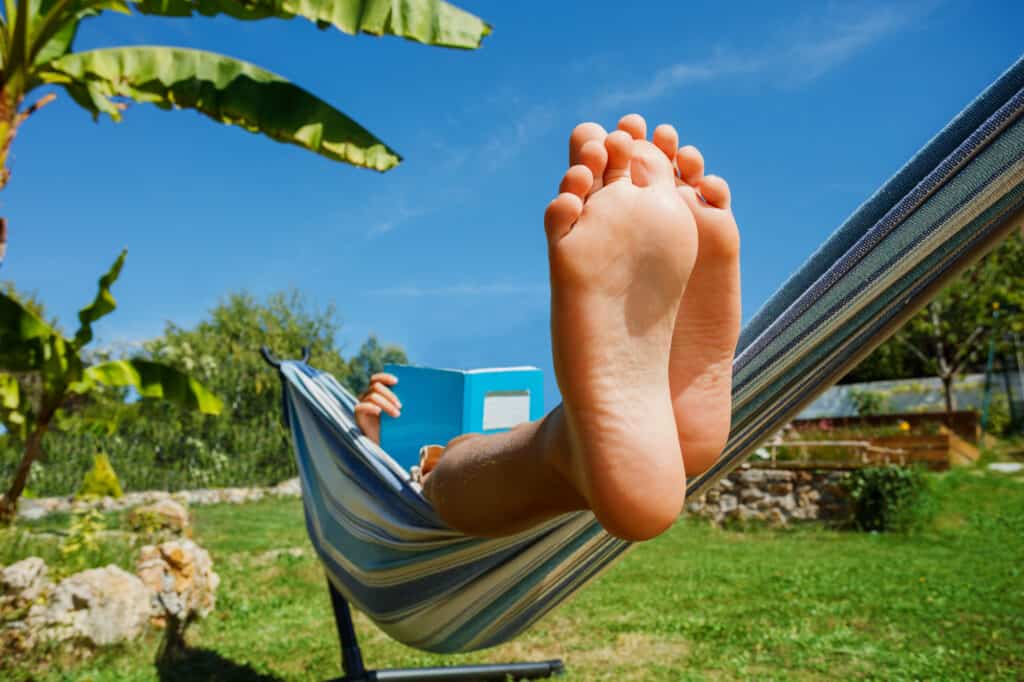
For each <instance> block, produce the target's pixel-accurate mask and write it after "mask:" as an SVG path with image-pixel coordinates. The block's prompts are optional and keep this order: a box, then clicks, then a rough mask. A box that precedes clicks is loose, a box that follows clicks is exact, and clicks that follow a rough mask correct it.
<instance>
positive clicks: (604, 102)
mask: <svg viewBox="0 0 1024 682" xmlns="http://www.w3.org/2000/svg"><path fill="white" fill-rule="evenodd" d="M763 69H764V63H763V62H762V61H761V60H760V59H757V58H744V57H735V56H733V57H729V56H724V55H722V56H716V57H713V58H711V59H708V60H706V61H703V62H697V63H680V64H673V65H672V66H669V67H666V68H664V69H660V70H659V71H657V72H656V73H655V74H654V77H653V78H651V79H650V80H649V81H647V82H646V83H643V84H642V85H640V86H639V87H636V88H629V89H624V90H619V91H615V92H610V93H608V94H606V95H605V96H604V97H602V98H601V99H600V100H599V101H598V106H600V107H602V108H606V109H618V108H620V107H621V106H622V105H623V104H628V103H633V102H648V101H651V100H654V99H658V98H659V97H662V96H663V95H667V94H668V93H670V92H672V91H674V90H678V89H679V88H681V87H683V86H684V85H690V84H692V83H700V82H705V81H711V80H718V79H720V78H724V77H726V76H736V75H742V74H750V73H756V72H758V71H761V70H763Z"/></svg>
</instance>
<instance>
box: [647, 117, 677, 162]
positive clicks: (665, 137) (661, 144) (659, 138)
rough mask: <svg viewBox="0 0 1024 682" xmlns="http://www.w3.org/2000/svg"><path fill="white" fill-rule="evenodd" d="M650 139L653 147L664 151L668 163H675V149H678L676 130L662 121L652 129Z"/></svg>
mask: <svg viewBox="0 0 1024 682" xmlns="http://www.w3.org/2000/svg"><path fill="white" fill-rule="evenodd" d="M651 140H652V141H653V142H654V146H655V147H657V148H658V149H660V150H661V151H663V152H664V153H665V156H666V157H668V160H669V163H675V161H676V150H677V149H679V133H677V132H676V129H675V128H674V127H672V126H670V125H668V124H667V123H662V124H661V125H660V126H658V127H657V128H655V129H654V135H652V136H651Z"/></svg>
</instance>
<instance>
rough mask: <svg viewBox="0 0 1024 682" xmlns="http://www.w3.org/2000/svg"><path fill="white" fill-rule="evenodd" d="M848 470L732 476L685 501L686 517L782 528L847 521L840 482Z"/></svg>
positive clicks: (748, 471)
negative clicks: (748, 522) (799, 523)
mask: <svg viewBox="0 0 1024 682" xmlns="http://www.w3.org/2000/svg"><path fill="white" fill-rule="evenodd" d="M846 473H847V472H846V471H841V470H840V471H836V470H791V469H760V468H753V467H750V466H749V465H746V466H744V467H741V468H739V469H737V470H736V471H734V472H732V473H731V474H729V475H728V476H726V477H725V478H723V479H722V480H721V481H719V482H718V484H717V485H716V486H715V487H714V488H712V489H711V490H709V491H708V492H707V493H705V494H704V495H702V496H700V497H698V498H696V499H694V500H691V501H689V502H688V503H687V505H686V509H687V511H688V512H689V513H690V514H693V515H695V516H700V517H703V518H707V519H710V520H711V521H713V522H715V523H719V524H720V523H724V522H726V521H762V522H768V523H770V524H773V525H778V526H785V525H788V524H789V523H791V522H794V521H833V522H838V521H842V520H845V519H846V518H848V516H849V512H850V507H849V500H848V498H847V495H846V493H845V491H844V490H843V488H842V485H841V481H842V479H843V478H844V477H845V476H846Z"/></svg>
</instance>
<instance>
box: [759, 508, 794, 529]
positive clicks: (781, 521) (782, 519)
mask: <svg viewBox="0 0 1024 682" xmlns="http://www.w3.org/2000/svg"><path fill="white" fill-rule="evenodd" d="M765 518H766V519H767V520H768V523H770V524H772V525H773V526H785V525H787V524H788V523H789V521H788V519H786V515H785V514H783V513H782V510H781V509H769V510H768V512H767V513H766V514H765Z"/></svg>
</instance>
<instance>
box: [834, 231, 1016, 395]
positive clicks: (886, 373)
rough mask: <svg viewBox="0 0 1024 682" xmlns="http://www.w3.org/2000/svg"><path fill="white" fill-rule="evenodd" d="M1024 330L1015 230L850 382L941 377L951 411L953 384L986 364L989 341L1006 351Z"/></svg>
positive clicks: (851, 376) (853, 374) (849, 377)
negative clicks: (1013, 335)
mask: <svg viewBox="0 0 1024 682" xmlns="http://www.w3.org/2000/svg"><path fill="white" fill-rule="evenodd" d="M1022 331H1024V238H1022V236H1021V235H1020V234H1019V233H1017V232H1014V233H1012V234H1011V236H1010V237H1008V238H1007V240H1006V241H1005V242H1004V243H1003V244H1002V245H1001V246H1000V247H999V248H998V249H996V250H995V251H993V252H992V253H991V254H989V255H988V256H987V257H986V258H985V259H984V260H982V261H981V262H979V263H977V264H975V265H974V266H972V267H971V268H969V269H968V270H967V271H966V272H965V273H964V275H963V276H961V277H959V278H958V279H956V280H955V281H954V282H953V283H952V284H950V285H949V286H948V287H947V288H946V289H945V290H944V291H943V292H942V293H941V294H939V296H937V297H936V298H935V299H934V300H932V302H931V303H929V304H928V305H927V306H926V307H925V308H924V309H923V310H922V311H921V312H919V313H918V314H917V315H915V316H914V317H913V318H911V319H910V320H909V321H908V322H907V324H906V325H904V327H903V328H902V329H900V330H899V331H898V332H897V333H896V334H895V335H894V336H893V338H891V339H890V340H889V341H886V342H885V343H884V344H882V345H881V346H880V347H879V348H878V349H876V350H875V351H874V352H873V353H872V354H871V355H870V356H869V357H868V358H866V359H865V361H864V362H863V363H861V365H860V366H859V367H857V369H855V370H854V371H853V372H851V373H850V374H849V375H847V377H845V378H844V382H850V381H871V380H875V379H900V378H912V377H920V376H927V375H930V376H937V377H938V378H939V379H941V381H942V385H943V391H944V394H945V400H946V410H947V411H948V412H952V411H953V410H955V409H956V399H955V395H954V393H953V384H954V382H955V380H956V378H957V377H958V376H959V375H960V374H961V373H963V372H964V371H966V370H968V369H971V368H974V369H979V368H980V367H982V366H983V363H984V360H985V352H986V350H987V348H988V341H989V339H990V338H994V339H995V340H996V342H997V346H996V348H997V350H1001V351H1004V350H1008V349H1007V348H1006V347H1005V343H1006V339H1005V336H1006V333H1007V332H1016V333H1018V334H1020V333H1021V332H1022Z"/></svg>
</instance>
